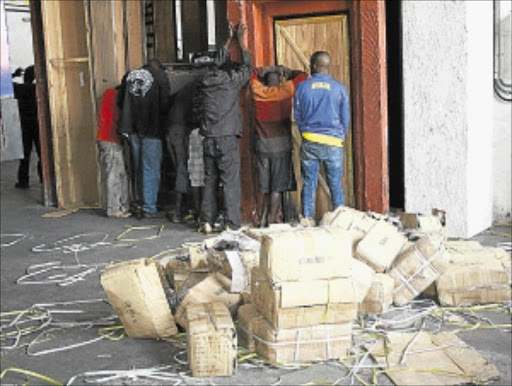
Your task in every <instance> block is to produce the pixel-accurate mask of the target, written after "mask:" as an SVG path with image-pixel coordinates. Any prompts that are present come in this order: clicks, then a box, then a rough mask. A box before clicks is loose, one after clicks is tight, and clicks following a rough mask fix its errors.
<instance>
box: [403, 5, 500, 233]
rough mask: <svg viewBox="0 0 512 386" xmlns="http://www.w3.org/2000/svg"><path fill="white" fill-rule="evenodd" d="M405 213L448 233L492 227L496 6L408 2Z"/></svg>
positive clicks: (405, 21) (405, 30)
mask: <svg viewBox="0 0 512 386" xmlns="http://www.w3.org/2000/svg"><path fill="white" fill-rule="evenodd" d="M402 19H403V76H404V169H405V171H404V183H405V209H406V210H407V211H410V212H421V213H430V211H431V209H432V208H439V209H444V210H446V211H447V233H448V236H452V237H470V236H472V235H474V234H476V233H478V232H480V231H482V230H484V229H486V228H488V227H489V226H490V225H491V223H492V198H493V192H492V154H493V153H492V135H489V133H490V132H492V127H493V115H492V114H493V101H494V97H493V92H492V78H493V73H492V41H493V40H492V26H493V24H492V23H493V13H492V2H489V1H471V2H466V1H443V2H439V1H421V2H419V1H404V2H403V3H402Z"/></svg>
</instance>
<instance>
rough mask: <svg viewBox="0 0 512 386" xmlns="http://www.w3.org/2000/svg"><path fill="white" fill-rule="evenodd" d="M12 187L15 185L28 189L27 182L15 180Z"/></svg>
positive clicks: (17, 187)
mask: <svg viewBox="0 0 512 386" xmlns="http://www.w3.org/2000/svg"><path fill="white" fill-rule="evenodd" d="M14 187H15V188H16V189H28V188H29V186H28V182H16V183H15V184H14Z"/></svg>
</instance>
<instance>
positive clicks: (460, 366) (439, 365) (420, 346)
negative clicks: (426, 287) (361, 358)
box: [367, 331, 500, 385]
mask: <svg viewBox="0 0 512 386" xmlns="http://www.w3.org/2000/svg"><path fill="white" fill-rule="evenodd" d="M370 347H371V345H370V344H369V345H367V348H368V349H370ZM370 353H371V355H372V357H373V358H374V359H375V361H376V362H377V363H378V365H380V366H381V367H382V369H383V371H384V373H386V375H387V376H388V377H390V378H391V380H392V381H393V382H394V383H395V384H396V385H457V384H466V383H485V382H490V381H493V380H497V379H499V377H500V373H499V372H498V370H497V369H496V367H495V366H494V365H492V364H489V363H488V362H487V361H486V360H485V359H484V358H482V357H481V356H480V355H479V354H478V353H477V352H476V351H475V350H473V348H471V347H470V346H468V345H467V344H466V343H465V342H464V341H462V340H461V339H460V338H458V337H457V336H456V335H455V334H454V333H452V332H443V333H439V334H435V335H434V334H433V335H430V334H429V333H428V332H426V331H420V332H418V333H400V332H388V334H387V335H386V338H384V339H379V340H378V341H377V343H376V344H375V346H373V348H371V351H370Z"/></svg>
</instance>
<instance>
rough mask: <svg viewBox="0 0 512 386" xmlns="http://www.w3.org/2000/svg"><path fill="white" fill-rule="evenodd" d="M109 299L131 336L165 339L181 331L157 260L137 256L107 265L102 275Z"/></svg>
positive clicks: (102, 283)
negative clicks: (136, 257) (135, 258)
mask: <svg viewBox="0 0 512 386" xmlns="http://www.w3.org/2000/svg"><path fill="white" fill-rule="evenodd" d="M100 282H101V285H102V287H103V289H104V290H105V293H106V295H107V298H108V300H109V302H110V304H111V305H112V307H113V308H114V310H115V311H116V313H117V315H118V316H119V319H121V322H122V323H123V326H124V328H125V330H126V334H127V335H128V336H129V337H131V338H165V337H168V336H171V335H175V334H176V333H177V332H178V329H177V328H176V324H175V323H174V318H173V316H172V314H171V308H170V305H169V302H168V299H167V295H169V296H170V293H169V288H168V284H167V282H166V280H165V277H164V273H163V270H162V268H161V266H160V264H159V263H158V262H157V261H156V260H150V259H138V260H132V261H127V262H122V263H115V264H112V265H109V266H108V267H107V268H105V269H104V270H103V272H102V274H101V278H100Z"/></svg>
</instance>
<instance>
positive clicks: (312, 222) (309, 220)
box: [300, 217, 316, 227]
mask: <svg viewBox="0 0 512 386" xmlns="http://www.w3.org/2000/svg"><path fill="white" fill-rule="evenodd" d="M300 225H302V226H303V227H314V226H316V223H315V220H314V219H312V218H307V217H305V218H302V219H301V220H300Z"/></svg>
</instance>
